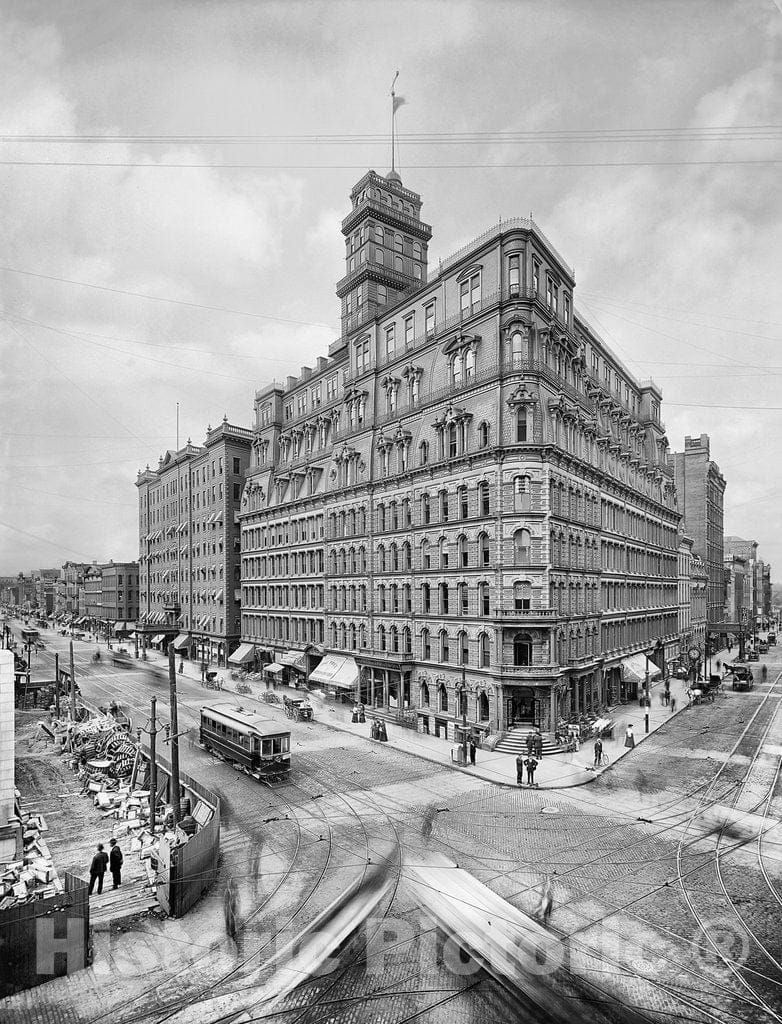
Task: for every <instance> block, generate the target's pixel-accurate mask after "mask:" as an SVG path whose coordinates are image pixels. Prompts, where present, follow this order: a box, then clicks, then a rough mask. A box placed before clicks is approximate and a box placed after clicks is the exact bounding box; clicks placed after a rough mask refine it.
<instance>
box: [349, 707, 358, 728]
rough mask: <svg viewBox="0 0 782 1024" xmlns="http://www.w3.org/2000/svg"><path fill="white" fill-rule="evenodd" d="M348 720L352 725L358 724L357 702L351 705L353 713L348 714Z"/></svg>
mask: <svg viewBox="0 0 782 1024" xmlns="http://www.w3.org/2000/svg"><path fill="white" fill-rule="evenodd" d="M350 721H351V722H352V723H353V725H357V724H358V704H354V705H353V714H352V715H351V716H350Z"/></svg>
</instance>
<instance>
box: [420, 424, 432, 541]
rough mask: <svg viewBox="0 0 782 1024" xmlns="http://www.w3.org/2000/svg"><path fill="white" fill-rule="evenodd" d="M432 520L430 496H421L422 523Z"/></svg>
mask: <svg viewBox="0 0 782 1024" xmlns="http://www.w3.org/2000/svg"><path fill="white" fill-rule="evenodd" d="M424 443H425V442H424ZM431 518H432V507H431V503H430V501H429V495H428V494H422V495H421V521H422V522H423V523H424V525H425V524H426V523H428V522H429V521H430V520H431Z"/></svg>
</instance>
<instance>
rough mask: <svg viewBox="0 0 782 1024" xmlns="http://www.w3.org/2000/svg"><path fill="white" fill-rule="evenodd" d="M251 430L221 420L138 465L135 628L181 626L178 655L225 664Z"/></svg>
mask: <svg viewBox="0 0 782 1024" xmlns="http://www.w3.org/2000/svg"><path fill="white" fill-rule="evenodd" d="M252 437H253V434H252V432H251V431H250V430H247V429H245V428H244V427H235V426H232V425H231V424H230V423H228V421H227V420H223V422H222V423H221V425H220V426H219V427H215V428H214V429H212V428H211V427H210V428H209V429H208V430H207V435H206V440H205V441H204V444H203V446H200V447H199V446H197V445H193V444H191V443H190V441H188V443H187V444H186V445H185V446H184V448H181V449H180V450H179V451H168V452H166V454H165V456H161V458H160V461H159V463H158V467H157V469H156V470H151V469H149V467H147V469H146V470H145V471H144V472H139V474H138V477H137V480H136V486H137V487H138V494H139V567H140V569H139V586H140V592H139V632H140V633H141V634H142V638H143V644H144V645H145V646H146V645H148V644H149V643H150V642H151V641H152V640H153V639H154V638H155V637H160V636H162V637H163V638H164V639H163V641H158V643H160V644H161V645H163V646H164V645H165V643H166V642H167V641H170V640H171V639H173V638H175V637H176V636H177V634H183V635H184V638H185V639H184V640H183V641H182V646H181V647H180V650H181V653H182V654H183V656H190V657H197V658H199V659H201V660H202V661H203V662H205V663H208V662H210V661H216V662H218V664H225V661H226V659H227V657H228V655H229V653H230V652H231V651H232V650H233V648H234V647H235V646H236V643H237V642H238V640H239V633H240V588H239V532H238V528H237V526H236V523H235V521H234V518H235V515H236V513H237V511H238V509H239V503H240V499H241V496H242V490H243V487H244V478H245V472H246V470H247V467H248V464H249V460H250V444H251V441H252Z"/></svg>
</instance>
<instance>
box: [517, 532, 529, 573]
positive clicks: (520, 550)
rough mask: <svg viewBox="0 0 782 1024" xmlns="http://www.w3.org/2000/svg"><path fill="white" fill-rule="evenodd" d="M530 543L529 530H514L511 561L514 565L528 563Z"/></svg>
mask: <svg viewBox="0 0 782 1024" xmlns="http://www.w3.org/2000/svg"><path fill="white" fill-rule="evenodd" d="M530 543H531V537H530V532H529V530H526V529H521V530H516V532H515V533H514V534H513V561H514V565H529V563H530Z"/></svg>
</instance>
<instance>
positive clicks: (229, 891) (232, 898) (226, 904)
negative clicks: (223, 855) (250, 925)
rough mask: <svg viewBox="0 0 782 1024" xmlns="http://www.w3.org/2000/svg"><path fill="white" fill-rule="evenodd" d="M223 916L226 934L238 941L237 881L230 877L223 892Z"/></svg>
mask: <svg viewBox="0 0 782 1024" xmlns="http://www.w3.org/2000/svg"><path fill="white" fill-rule="evenodd" d="M223 916H224V918H225V931H226V934H227V935H228V936H229V937H230V938H232V939H233V940H234V942H235V941H236V882H235V881H234V880H233V878H231V879H229V881H228V885H227V887H226V890H225V893H224V894H223Z"/></svg>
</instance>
